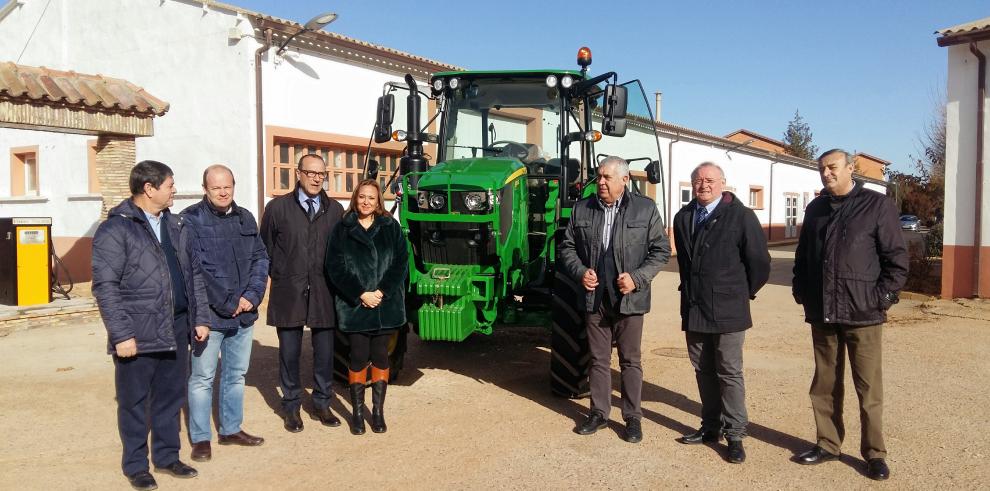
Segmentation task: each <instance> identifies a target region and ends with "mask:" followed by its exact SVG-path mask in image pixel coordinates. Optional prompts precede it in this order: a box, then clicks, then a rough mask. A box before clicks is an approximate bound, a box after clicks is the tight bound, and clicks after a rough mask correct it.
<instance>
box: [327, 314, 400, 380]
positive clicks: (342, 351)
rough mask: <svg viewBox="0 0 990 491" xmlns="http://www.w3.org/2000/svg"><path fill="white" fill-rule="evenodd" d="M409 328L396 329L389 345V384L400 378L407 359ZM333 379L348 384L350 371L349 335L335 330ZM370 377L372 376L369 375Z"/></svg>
mask: <svg viewBox="0 0 990 491" xmlns="http://www.w3.org/2000/svg"><path fill="white" fill-rule="evenodd" d="M408 333H409V328H408V327H406V326H403V327H400V328H399V329H396V330H395V332H393V333H392V339H390V340H389V343H388V364H389V375H388V381H389V383H392V382H394V381H395V380H396V379H397V378H398V377H399V372H400V371H401V370H402V365H403V363H404V362H405V358H406V348H407V344H406V336H407V334H408ZM333 335H334V340H333V377H334V378H335V379H336V380H337V382H340V383H341V384H344V385H346V384H347V373H348V372H349V371H350V355H351V343H350V341H349V340H348V339H347V334H346V333H343V332H341V331H340V330H339V329H334V330H333ZM369 377H370V375H369Z"/></svg>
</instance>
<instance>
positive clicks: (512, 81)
mask: <svg viewBox="0 0 990 491" xmlns="http://www.w3.org/2000/svg"><path fill="white" fill-rule="evenodd" d="M578 63H579V65H580V66H581V67H582V69H581V70H580V71H572V70H518V71H463V72H444V73H437V74H435V75H434V76H433V78H432V79H431V81H430V88H429V89H427V90H428V91H429V93H425V91H424V92H421V91H420V90H421V89H420V88H419V87H418V86H417V84H416V81H415V80H414V79H413V78H412V77H411V76H410V75H406V77H405V81H406V86H405V87H403V86H401V85H398V84H394V83H390V84H386V88H385V94H384V95H383V96H382V97H381V98H380V99H379V101H378V113H377V118H376V124H375V131H374V136H373V138H374V140H375V141H376V142H379V143H384V142H386V141H388V140H389V139H393V140H398V141H404V142H405V143H406V150H405V152H404V154H403V156H402V157H401V160H400V162H399V166H398V168H397V169H396V173H395V174H393V175H392V176H391V179H390V180H389V182H390V183H392V189H393V190H394V191H395V194H396V196H397V198H396V203H395V205H396V208H397V209H398V216H399V221H400V223H401V226H402V229H403V231H404V233H405V234H406V237H407V239H408V245H409V252H410V254H409V257H410V261H409V285H408V289H407V291H406V306H407V317H408V318H409V323H410V327H411V328H412V330H413V331H414V332H415V333H416V334H417V335H418V336H419V337H420V338H421V339H422V340H424V341H447V342H459V341H463V340H465V339H466V338H467V337H468V336H470V335H472V334H475V333H481V334H491V333H492V331H493V329H495V328H496V327H498V328H502V327H504V326H513V325H516V326H547V327H549V328H550V331H551V352H552V356H551V367H550V369H551V377H550V379H551V388H552V390H553V392H554V393H555V394H558V395H561V396H564V397H582V396H584V395H586V394H587V393H588V369H589V351H588V344H587V337H586V334H585V330H584V326H583V312H582V311H581V307H580V305H582V302H583V296H584V293H583V289H582V288H581V287H580V286H579V285H577V284H576V283H575V282H574V281H572V280H571V279H570V278H568V277H566V276H565V275H563V274H562V273H561V272H559V271H557V269H556V268H555V263H556V257H557V243H558V240H559V238H560V236H561V234H562V233H563V230H564V229H565V228H566V226H567V222H568V219H569V217H570V213H571V209H572V207H573V205H574V202H575V201H576V200H578V199H581V198H583V197H586V196H590V195H593V194H594V192H595V189H596V186H595V182H594V177H595V175H596V169H597V162H599V161H600V159H601V158H603V157H604V156H605V155H606V154H607V155H619V156H621V157H623V158H625V159H626V160H627V161H629V162H630V163H631V167H632V168H636V167H641V168H642V169H644V170H645V177H646V179H645V180H634V181H633V182H635V183H637V184H638V185H637V186H633V187H634V189H633V190H632V191H633V192H640V193H643V192H645V188H646V187H650V188H651V189H662V188H663V187H662V186H648V185H647V184H646V181H648V182H649V183H650V184H653V185H655V184H658V183H660V182H661V181H662V174H661V167H660V151H659V144H658V141H657V136H656V128H655V126H654V119H653V117H652V114H651V111H650V109H649V107H650V106H649V102H648V101H647V99H646V96H645V94H644V92H643V89H642V86H641V84H640V83H639V81H638V80H634V81H632V82H628V83H625V84H621V85H619V84H616V83H615V82H616V79H617V76H616V74H615V73H613V72H609V73H605V74H602V75H599V76H596V77H588V76H587V67H588V66H589V65H590V63H591V52H590V50H588V49H587V48H582V49H581V51H579V54H578ZM396 90H405V91H408V96H407V97H406V108H405V109H406V110H405V116H406V123H407V124H406V129H405V130H398V131H395V132H393V131H392V122H393V119H394V113H395V109H396V107H395V103H394V94H393V92H394V91H396ZM423 98H428V99H430V100H433V101H435V104H436V108H437V111H436V114H435V115H434V116H433V118H432V119H431V120H430V123H428V124H427V128H428V127H429V125H430V124H431V123H433V122H436V128H437V131H436V133H428V132H427V131H426V128H424V127H422V125H421V124H420V121H421V117H422V112H423V110H422V105H421V101H422V99H423ZM596 125H597V126H598V127H599V128H600V131H598V130H595V129H594V126H596ZM430 144H434V145H436V150H435V152H436V163H435V164H433V165H431V164H430V162H429V161H428V158H427V156H426V155H425V152H424V145H430ZM637 162H639V164H638V165H637ZM366 170H367V173H368V174H369V175H371V176H373V177H374V176H376V173H377V165H375V163H374V162H369V164H368V165H367V166H366ZM640 174H642V172H640ZM662 199H663V196H662V192H661V202H662ZM665 209H666V206H663V207H662V208H661V210H665ZM342 342H343V343H346V340H344V339H338V343H337V344H338V345H341V349H342V350H346V346H345V345H343V343H342ZM404 351H405V333H404V332H402V333H399V334H398V335H397V336H396V339H395V342H394V343H393V350H392V361H393V365H392V366H393V373H398V368H400V367H401V364H402V355H403V354H404ZM342 358H343V357H340V356H338V360H337V365H338V371H341V372H343V370H344V363H343V362H344V361H345V360H344V359H342Z"/></svg>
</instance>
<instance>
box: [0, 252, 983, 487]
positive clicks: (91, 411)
mask: <svg viewBox="0 0 990 491" xmlns="http://www.w3.org/2000/svg"><path fill="white" fill-rule="evenodd" d="M773 255H774V273H773V276H772V278H771V284H770V285H768V286H767V287H766V288H765V289H764V290H763V291H762V292H761V294H760V295H759V298H758V299H757V300H756V301H755V303H754V306H753V311H754V320H755V323H756V326H755V327H754V328H753V329H752V330H750V331H749V333H748V334H747V337H748V339H747V341H746V347H745V355H744V357H745V365H746V366H745V371H746V383H747V402H748V407H749V414H750V418H751V421H752V422H751V426H750V437H749V438H748V439H747V440H746V441H745V444H746V450H747V453H748V460H747V461H746V463H745V464H743V465H732V464H728V463H726V462H725V461H724V460H723V459H722V455H723V453H724V450H725V448H724V445H719V446H715V447H710V446H692V447H687V446H684V445H680V444H678V443H676V442H675V441H674V439H675V438H676V437H677V436H679V435H680V434H682V433H686V432H689V431H691V430H693V429H694V428H695V427H696V426H697V425H698V424H699V416H698V415H699V413H700V404H699V403H698V394H697V387H696V385H695V380H694V374H693V371H692V369H691V367H690V363H689V362H688V360H687V353H686V350H685V347H684V338H683V334H682V333H681V331H680V329H679V319H678V318H677V314H676V312H677V310H676V309H677V297H676V286H677V277H676V274H675V273H673V272H670V271H667V272H664V273H661V274H660V276H658V277H657V279H656V281H655V282H654V300H653V313H651V314H649V315H648V316H647V318H646V326H647V327H646V332H645V334H644V339H643V369H644V373H645V382H644V389H643V410H644V414H645V418H644V422H643V430H644V433H645V438H644V440H643V442H642V443H640V444H629V443H626V442H624V441H622V440H621V438H620V435H621V432H622V426H621V420H620V417H619V409H618V407H615V408H613V413H612V419H613V421H612V423H611V425H610V426H609V428H608V429H606V430H604V431H600V432H598V433H597V434H595V435H593V436H579V435H576V434H574V433H573V432H572V428H573V427H574V425H575V423H576V422H577V421H580V420H581V419H582V418H583V415H584V412H585V410H586V408H587V403H588V401H587V400H577V401H571V400H564V399H559V398H555V397H553V396H551V395H550V393H549V390H548V367H549V363H550V352H549V349H548V341H549V339H548V334H547V331H545V330H544V329H539V328H525V329H511V330H500V331H497V332H496V334H494V335H492V336H487V337H486V336H474V337H472V338H471V339H469V340H468V341H466V342H464V343H460V344H433V343H422V342H420V341H419V340H418V339H416V338H414V337H410V348H409V353H408V355H407V358H406V367H407V368H406V369H405V370H404V371H403V372H402V374H401V376H400V379H399V381H398V383H397V384H395V385H394V386H392V387H391V388H390V389H389V395H388V401H387V405H386V415H387V419H388V423H389V431H388V433H385V434H381V435H376V434H372V433H370V432H369V433H368V434H366V435H364V436H360V437H356V436H352V435H351V434H350V433H349V432H348V431H347V428H346V426H345V427H340V428H326V427H323V426H321V425H320V424H319V422H318V421H316V420H315V419H312V417H310V416H308V415H304V420H305V424H306V428H305V430H304V431H303V432H301V433H298V434H290V433H287V432H285V431H284V430H283V429H282V422H281V419H280V418H279V417H278V416H277V414H276V412H275V410H276V408H277V407H278V400H279V395H278V391H277V340H276V337H275V333H274V330H273V329H271V328H267V327H264V326H258V328H257V329H256V332H255V343H254V352H253V356H252V365H251V370H250V372H249V374H248V381H247V385H248V387H247V390H246V394H245V405H246V408H245V413H246V414H245V423H244V428H245V429H246V430H247V431H249V432H251V433H255V434H259V435H261V436H264V437H265V438H266V440H267V441H266V443H265V444H264V446H262V447H259V448H242V447H219V446H217V445H216V444H215V440H214V446H213V454H214V456H213V460H212V461H211V462H207V463H195V465H194V466H195V467H197V468H198V469H199V471H200V476H199V477H198V478H196V479H193V480H185V481H184V480H178V479H174V478H172V477H169V476H165V475H160V474H159V475H157V479H158V482H159V486H160V487H161V489H193V488H201V489H234V488H237V489H271V488H275V487H285V486H286V485H287V484H292V485H296V486H294V487H303V486H305V487H318V486H327V485H329V486H330V487H331V488H345V487H351V488H353V487H357V486H362V485H364V486H367V485H368V484H373V485H375V486H376V487H379V488H385V489H400V488H401V489H408V488H413V489H427V488H429V489H436V488H442V489H447V488H455V489H461V488H471V489H476V488H494V487H497V488H512V489H515V488H538V487H539V488H551V489H572V488H575V487H578V486H581V487H594V488H616V489H618V488H622V489H626V488H646V489H656V488H663V489H667V488H682V487H686V488H709V489H710V488H724V487H729V486H733V487H741V488H760V489H763V488H767V489H785V488H786V489H791V488H797V489H822V488H866V487H874V486H886V487H889V488H891V489H895V488H896V489H932V488H936V487H939V488H942V487H945V488H953V489H979V488H983V489H985V488H987V487H988V486H990V469H988V467H987V465H986V464H985V461H986V458H987V457H988V456H990V442H988V439H987V438H986V435H985V434H986V430H987V429H988V428H990V424H988V423H990V421H988V420H990V416H988V411H987V410H986V405H987V403H988V401H990V397H988V392H990V390H988V389H987V383H986V380H985V378H986V376H987V375H988V374H990V357H988V356H987V353H988V352H990V302H986V301H979V300H968V301H943V300H938V301H928V302H921V301H914V300H905V301H902V302H901V303H900V304H898V305H896V306H895V307H894V308H893V309H892V311H891V322H890V323H888V325H887V327H886V328H885V333H884V337H885V339H884V342H885V348H884V358H885V359H884V365H885V366H884V371H885V385H886V390H885V392H886V401H885V402H886V406H885V407H886V411H885V412H886V414H885V418H884V419H885V425H886V426H885V436H886V440H887V446H888V450H889V458H888V462H889V464H890V467H891V472H892V476H891V479H890V480H889V481H888V482H886V483H882V484H878V483H874V482H873V481H870V480H869V479H867V478H866V477H865V476H864V475H863V465H864V464H863V461H862V460H861V458H860V456H859V455H858V448H859V436H858V435H859V422H858V418H857V413H858V411H857V409H856V403H855V393H854V391H853V390H852V383H851V379H850V377H849V375H848V374H847V387H848V390H847V394H846V405H845V408H846V414H847V434H848V437H847V441H846V442H845V445H844V450H845V452H847V453H845V454H844V455H843V457H842V459H841V461H839V462H830V463H827V464H823V465H820V466H814V467H805V466H800V465H797V464H794V463H791V462H790V461H789V460H790V458H791V457H792V456H793V455H794V454H796V453H798V452H800V451H803V450H805V449H806V448H808V447H810V446H811V445H812V441H813V439H814V436H815V428H814V420H813V418H812V414H811V407H810V402H809V399H808V395H807V391H808V386H809V384H810V381H811V375H812V369H813V358H812V353H811V337H810V333H809V330H808V327H807V326H806V325H805V324H804V323H803V322H802V315H801V312H800V309H799V307H798V306H796V305H794V303H793V301H792V300H791V297H790V288H789V286H788V285H789V282H790V276H789V268H790V262H791V259H790V258H791V257H792V256H793V255H792V253H790V252H788V251H786V250H775V251H774V252H773ZM105 339H106V336H105V331H104V330H103V327H102V324H100V323H98V322H96V323H87V324H82V325H77V326H72V327H59V328H49V327H39V328H36V329H31V330H27V331H22V332H16V333H13V334H11V335H9V336H7V337H4V338H0V359H2V360H4V361H3V370H2V371H0V394H3V402H2V404H0V434H3V435H4V438H3V440H2V444H0V489H25V488H27V489H105V488H116V489H126V488H127V481H126V480H125V479H124V477H123V476H121V474H120V470H119V460H120V442H119V440H118V436H117V430H116V422H115V414H116V413H115V402H114V392H113V364H112V363H111V361H110V358H109V357H108V356H106V355H105V354H104V343H105ZM307 344H308V342H307ZM307 364H309V361H308V359H307V360H306V361H305V363H304V365H303V366H304V367H305V366H306V365H307ZM613 367H614V369H615V367H617V361H616V360H613ZM615 375H616V387H615V389H616V391H615V393H614V401H613V402H614V404H615V405H616V406H618V402H619V401H618V387H617V373H615ZM303 377H304V379H308V378H309V377H310V375H309V374H308V373H307V372H306V371H305V370H304V372H303ZM345 401H346V397H345V396H343V395H342V394H338V398H337V401H336V402H335V403H334V405H333V409H334V410H335V411H337V412H342V411H345V410H346V408H347V407H348V405H347V404H346V402H345ZM307 402H308V401H307ZM369 402H370V396H369ZM304 409H305V410H306V412H307V413H308V412H310V411H311V410H312V408H311V406H308V405H304ZM183 428H184V425H183ZM183 442H184V447H183V449H182V454H181V455H182V458H183V460H185V461H187V462H191V461H190V460H189V447H188V445H185V435H183Z"/></svg>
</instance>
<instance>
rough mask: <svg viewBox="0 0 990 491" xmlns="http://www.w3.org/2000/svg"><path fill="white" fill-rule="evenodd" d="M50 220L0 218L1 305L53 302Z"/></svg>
mask: <svg viewBox="0 0 990 491" xmlns="http://www.w3.org/2000/svg"><path fill="white" fill-rule="evenodd" d="M51 231H52V219H51V218H50V217H45V218H26V217H22V218H0V304H4V305H17V306H27V305H39V304H45V303H50V302H51V301H52V288H51V283H52V281H51V278H52V272H51V264H52V261H51V250H52V248H51Z"/></svg>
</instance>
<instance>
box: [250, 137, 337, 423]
mask: <svg viewBox="0 0 990 491" xmlns="http://www.w3.org/2000/svg"><path fill="white" fill-rule="evenodd" d="M326 178H327V165H326V162H324V161H323V158H322V157H320V156H319V155H316V154H308V155H304V156H302V157H301V158H300V159H299V163H298V165H297V166H296V181H297V183H296V188H295V189H294V190H293V191H292V192H291V193H286V194H284V195H282V196H279V197H277V198H275V199H273V200H271V201H269V202H268V205H267V206H265V214H264V216H263V217H262V219H261V239H262V240H263V241H264V243H265V248H266V249H268V257H269V259H270V260H271V268H270V271H269V276H271V278H272V289H271V293H270V294H269V297H268V325H270V326H275V328H276V330H277V331H278V357H279V367H278V368H279V370H278V373H279V384H280V385H281V387H282V413H283V418H284V419H285V429H286V430H288V431H290V432H293V433H296V432H299V431H302V429H303V422H302V418H301V417H300V415H299V406H300V404H301V402H302V401H301V399H300V397H301V395H302V384H301V383H300V380H299V357H300V352H301V351H302V338H303V326H309V328H310V334H311V336H312V343H313V406H314V408H315V409H316V416H317V418H319V420H320V422H322V423H323V424H324V425H326V426H340V419H338V418H337V417H336V416H334V415H333V413H332V412H330V399H331V397H333V389H332V387H331V382H332V380H333V329H332V328H333V327H335V326H336V325H337V320H336V317H335V314H334V297H333V294H332V293H331V292H330V287H329V283H328V282H327V277H326V275H325V274H324V271H323V261H324V259H325V257H326V251H327V238H328V237H329V236H330V231H331V230H333V228H334V226H336V225H337V222H339V221H340V218H341V216H342V215H343V214H344V207H342V206H340V203H338V202H337V201H336V200H332V199H330V197H328V196H327V193H325V192H324V191H323V183H324V181H326Z"/></svg>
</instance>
